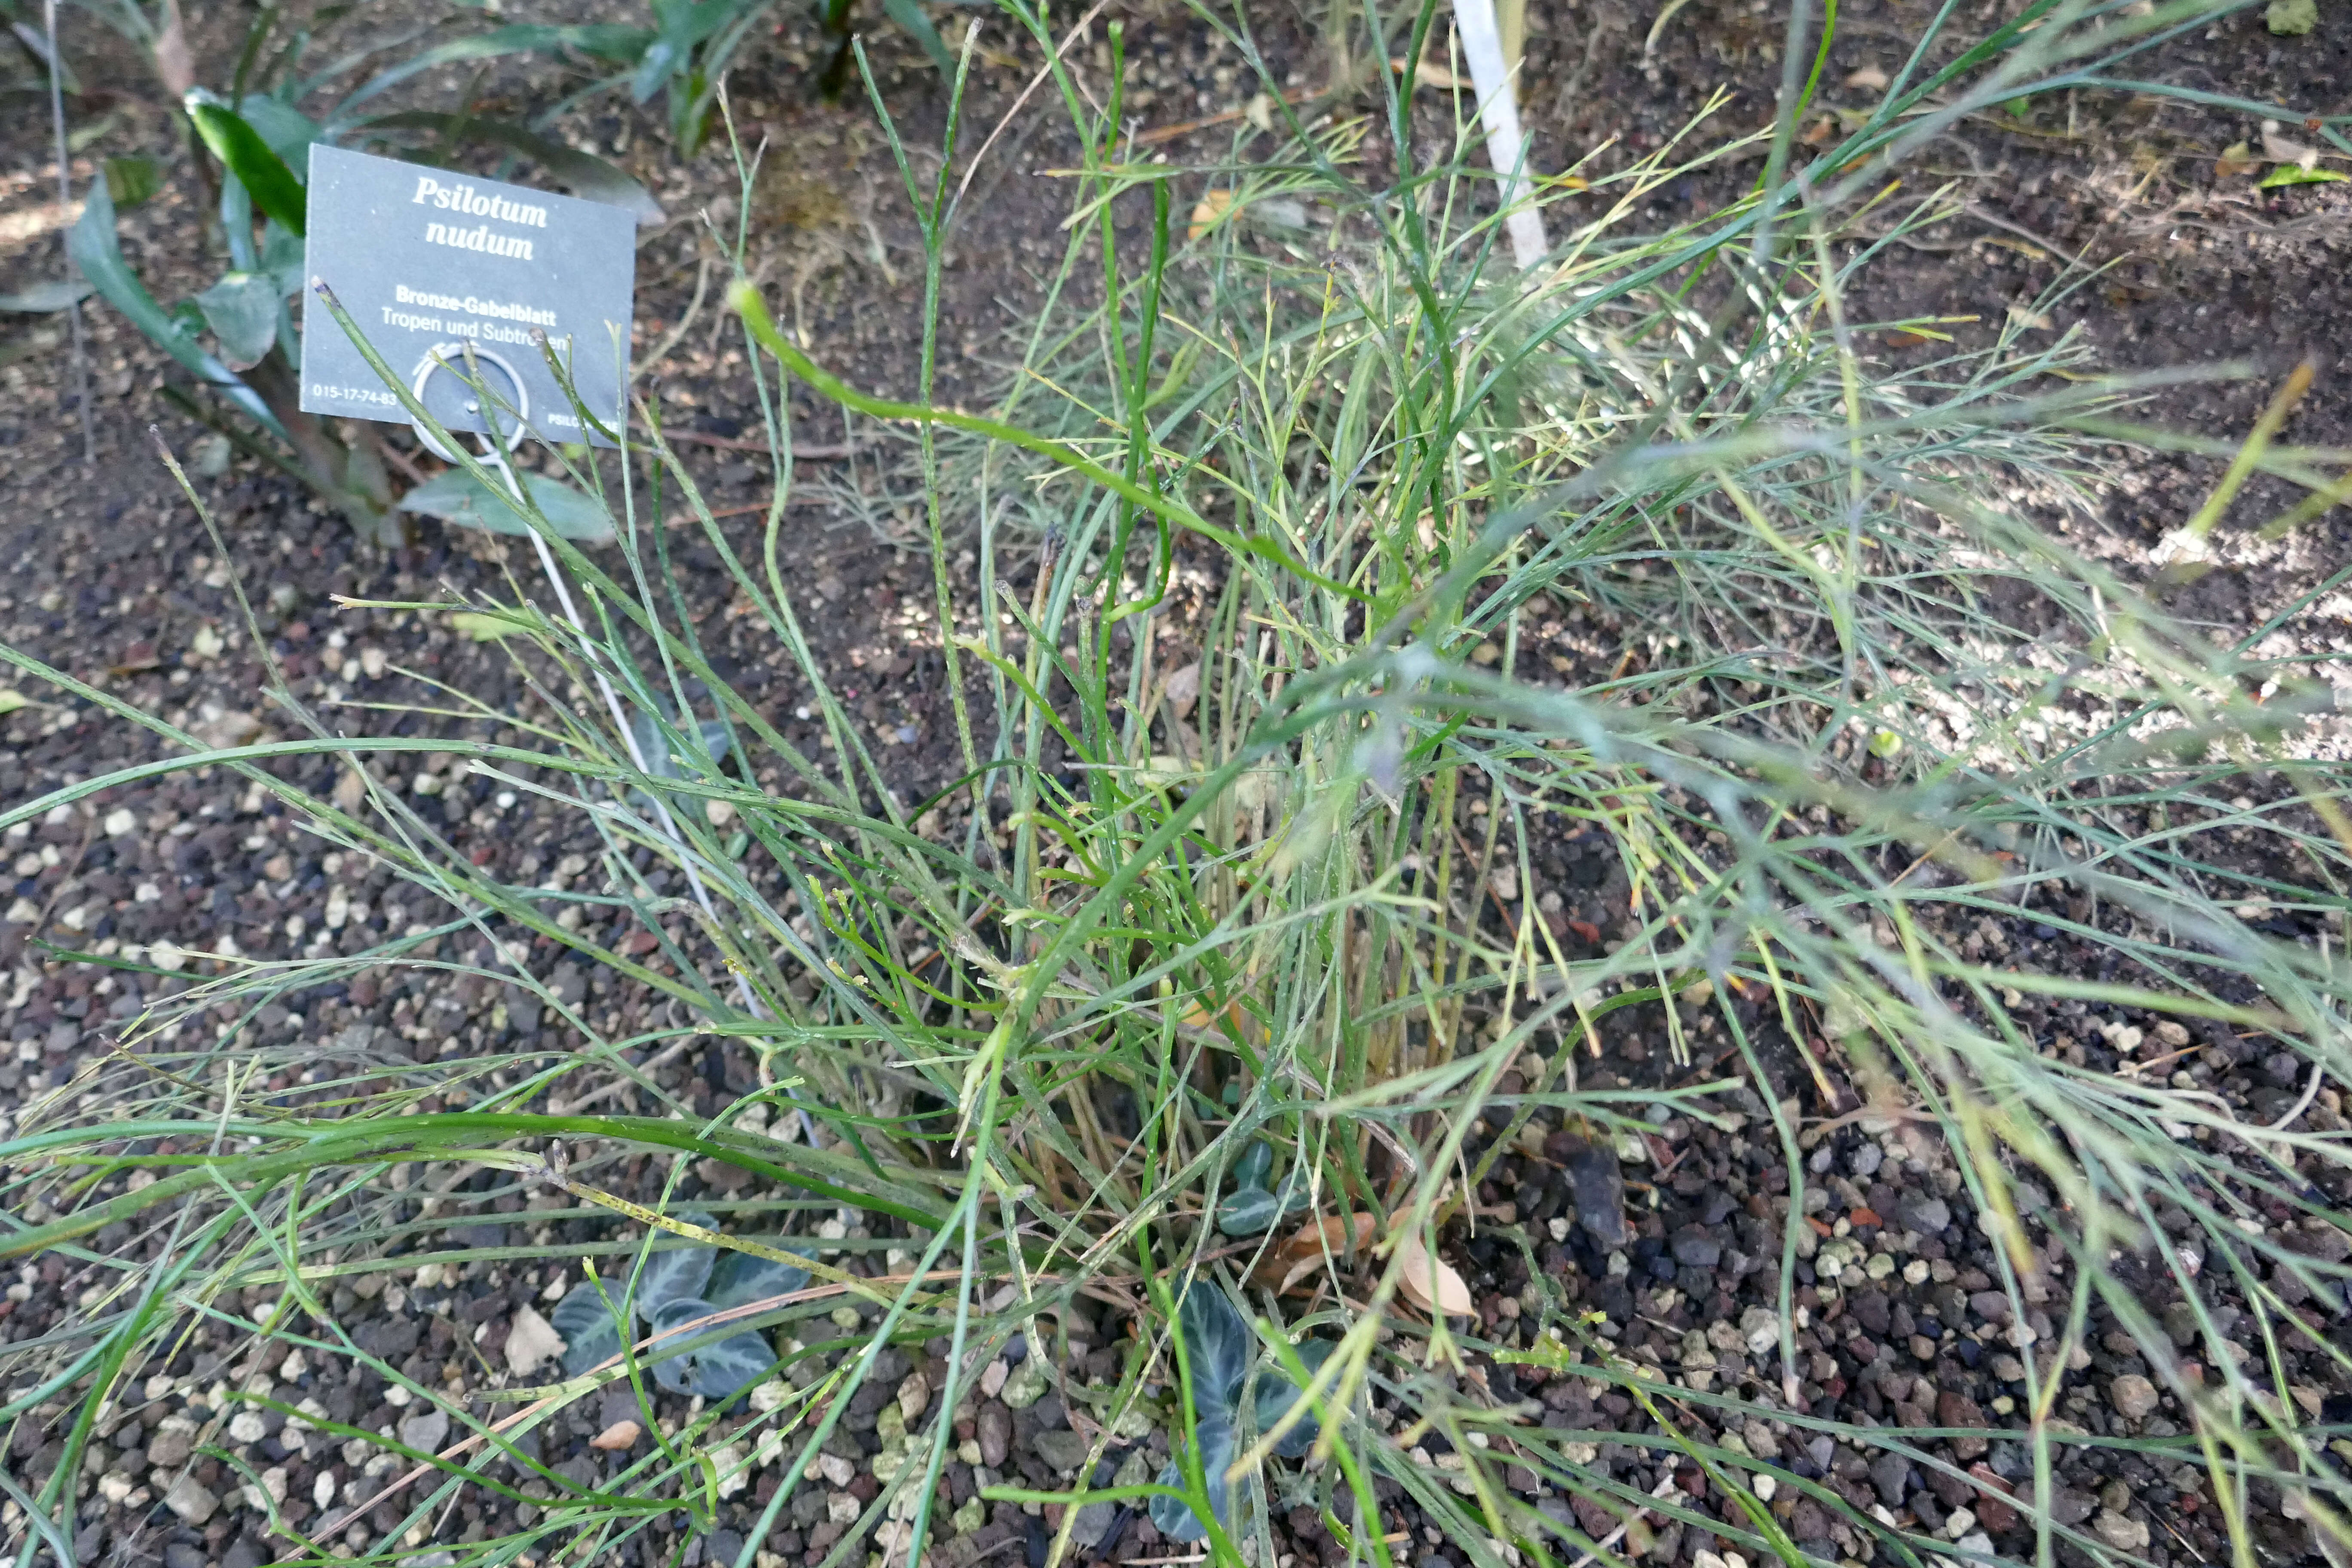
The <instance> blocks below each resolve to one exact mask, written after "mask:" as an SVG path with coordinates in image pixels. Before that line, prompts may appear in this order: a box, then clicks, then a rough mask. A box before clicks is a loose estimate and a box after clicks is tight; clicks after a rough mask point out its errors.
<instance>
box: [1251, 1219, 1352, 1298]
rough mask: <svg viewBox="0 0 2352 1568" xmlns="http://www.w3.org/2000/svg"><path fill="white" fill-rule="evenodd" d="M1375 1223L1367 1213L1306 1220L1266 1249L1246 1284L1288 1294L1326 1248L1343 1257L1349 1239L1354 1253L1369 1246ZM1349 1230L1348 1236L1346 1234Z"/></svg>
mask: <svg viewBox="0 0 2352 1568" xmlns="http://www.w3.org/2000/svg"><path fill="white" fill-rule="evenodd" d="M1378 1224H1379V1222H1378V1221H1377V1220H1375V1219H1374V1218H1373V1217H1372V1216H1371V1215H1368V1214H1358V1215H1347V1216H1344V1217H1343V1216H1341V1215H1325V1216H1324V1217H1323V1218H1321V1219H1319V1220H1309V1221H1307V1223H1306V1224H1305V1225H1302V1226H1299V1227H1298V1228H1297V1230H1296V1231H1294V1232H1292V1233H1291V1234H1290V1235H1289V1236H1288V1237H1285V1238H1284V1239H1283V1240H1282V1241H1280V1242H1279V1243H1277V1244H1276V1245H1275V1246H1273V1247H1268V1248H1267V1249H1266V1253H1265V1257H1264V1258H1261V1259H1260V1260H1259V1262H1258V1266H1257V1267H1256V1268H1255V1269H1253V1270H1251V1272H1250V1283H1251V1284H1253V1285H1255V1286H1257V1287H1258V1288H1259V1289H1265V1290H1272V1291H1273V1292H1274V1293H1275V1294H1276V1295H1277V1296H1284V1295H1288V1294H1289V1293H1290V1292H1291V1291H1292V1290H1294V1289H1297V1288H1298V1285H1299V1283H1300V1281H1302V1280H1304V1279H1306V1278H1307V1276H1308V1275H1310V1274H1312V1273H1314V1272H1315V1270H1316V1269H1317V1268H1320V1267H1321V1266H1322V1263H1323V1256H1324V1254H1325V1253H1326V1252H1327V1251H1328V1253H1329V1254H1330V1255H1331V1256H1332V1257H1333V1258H1344V1257H1345V1256H1347V1253H1348V1249H1349V1242H1350V1241H1351V1240H1352V1242H1353V1243H1354V1246H1355V1250H1357V1251H1358V1252H1361V1251H1362V1250H1363V1249H1364V1248H1366V1247H1370V1245H1371V1244H1372V1237H1373V1235H1374V1233H1375V1231H1376V1229H1377V1227H1378ZM1351 1230H1352V1231H1353V1232H1354V1235H1353V1236H1352V1237H1350V1235H1349V1232H1350V1231H1351Z"/></svg>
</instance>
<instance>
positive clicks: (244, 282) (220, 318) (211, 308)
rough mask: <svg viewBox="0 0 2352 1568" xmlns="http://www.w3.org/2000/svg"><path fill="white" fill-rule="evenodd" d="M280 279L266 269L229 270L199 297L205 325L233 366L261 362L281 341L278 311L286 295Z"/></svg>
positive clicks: (197, 303) (197, 305)
mask: <svg viewBox="0 0 2352 1568" xmlns="http://www.w3.org/2000/svg"><path fill="white" fill-rule="evenodd" d="M282 297H283V296H281V295H280V294H279V293H278V285H277V281H276V279H272V278H271V277H269V275H268V274H267V273H262V272H227V273H224V274H222V275H221V279H220V281H219V282H217V283H215V284H214V285H213V286H212V287H211V288H209V289H205V291H204V292H203V293H201V294H199V295H197V296H196V309H197V310H202V311H203V312H204V313H205V326H207V327H210V328H211V329H212V331H213V336H214V338H215V339H216V340H217V341H218V342H219V343H220V350H221V357H222V358H223V359H225V360H226V361H227V362H228V363H229V365H230V367H231V368H232V369H236V370H243V369H245V368H246V367H247V365H251V364H256V363H259V362H260V359H261V356H262V355H264V354H266V353H268V352H269V347H270V345H271V344H272V343H275V342H277V341H278V301H279V300H280V299H281V298H282Z"/></svg>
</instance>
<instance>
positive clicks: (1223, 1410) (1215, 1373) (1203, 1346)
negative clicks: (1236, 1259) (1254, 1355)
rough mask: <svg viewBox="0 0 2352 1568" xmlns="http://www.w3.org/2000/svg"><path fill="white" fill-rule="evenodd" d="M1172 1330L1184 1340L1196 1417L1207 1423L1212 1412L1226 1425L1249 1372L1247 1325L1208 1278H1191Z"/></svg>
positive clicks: (1249, 1347)
mask: <svg viewBox="0 0 2352 1568" xmlns="http://www.w3.org/2000/svg"><path fill="white" fill-rule="evenodd" d="M1176 1330H1177V1331H1178V1332H1179V1333H1181V1334H1182V1335H1183V1336H1184V1354H1185V1356H1186V1358H1187V1359H1188V1360H1189V1361H1190V1362H1191V1363H1192V1394H1193V1398H1194V1399H1195V1400H1196V1401H1197V1402H1198V1405H1199V1410H1198V1414H1199V1415H1200V1417H1201V1419H1202V1420H1203V1421H1206V1420H1208V1419H1209V1418H1210V1417H1211V1415H1212V1414H1216V1415H1221V1416H1222V1417H1223V1419H1224V1420H1225V1421H1226V1422H1228V1423H1230V1422H1231V1421H1232V1420H1233V1411H1234V1405H1235V1404H1236V1403H1237V1402H1238V1401H1239V1399H1240V1397H1241V1392H1242V1376H1243V1374H1244V1373H1247V1372H1248V1371H1249V1361H1250V1349H1251V1346H1252V1344H1253V1342H1254V1341H1253V1337H1252V1335H1251V1333H1250V1329H1249V1324H1247V1323H1246V1322H1244V1321H1242V1315H1241V1313H1240V1311H1238V1310H1236V1309H1235V1308H1234V1304H1233V1302H1232V1301H1230V1300H1226V1297H1225V1293H1224V1291H1223V1290H1222V1289H1219V1288H1218V1287H1217V1285H1216V1283H1215V1282H1214V1281H1213V1280H1210V1279H1199V1278H1195V1279H1193V1281H1192V1289H1188V1290H1187V1291H1185V1292H1184V1300H1183V1304H1182V1305H1181V1306H1180V1307H1178V1308H1177V1309H1176Z"/></svg>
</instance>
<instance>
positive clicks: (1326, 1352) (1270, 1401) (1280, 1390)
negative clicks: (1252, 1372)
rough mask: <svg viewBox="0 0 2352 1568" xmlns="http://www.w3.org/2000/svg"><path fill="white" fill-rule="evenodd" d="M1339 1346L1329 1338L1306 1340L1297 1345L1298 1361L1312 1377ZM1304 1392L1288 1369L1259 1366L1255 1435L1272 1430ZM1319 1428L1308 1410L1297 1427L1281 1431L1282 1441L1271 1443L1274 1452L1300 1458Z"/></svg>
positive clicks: (1311, 1445) (1268, 1365) (1269, 1365)
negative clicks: (1292, 1378) (1293, 1381)
mask: <svg viewBox="0 0 2352 1568" xmlns="http://www.w3.org/2000/svg"><path fill="white" fill-rule="evenodd" d="M1337 1349H1339V1346H1338V1345H1336V1344H1334V1343H1333V1342H1331V1341H1329V1340H1308V1341H1307V1342H1306V1343H1305V1344H1303V1345H1300V1346H1299V1347H1298V1360H1299V1363H1300V1364H1301V1365H1303V1366H1305V1367H1306V1368H1307V1376H1308V1377H1313V1376H1314V1375H1315V1373H1316V1372H1317V1370H1318V1369H1319V1368H1320V1367H1321V1366H1322V1364H1323V1363H1325V1362H1327V1361H1329V1360H1330V1359H1331V1352H1333V1351H1335V1350H1337ZM1305 1392H1306V1387H1305V1385H1304V1384H1294V1383H1292V1382H1291V1381H1290V1373H1289V1372H1288V1371H1287V1370H1286V1369H1285V1368H1284V1367H1282V1366H1281V1365H1279V1364H1277V1363H1273V1362H1268V1363H1266V1364H1265V1366H1263V1367H1261V1368H1260V1369H1259V1370H1258V1374H1257V1430H1258V1436H1261V1437H1262V1436H1265V1434H1266V1433H1268V1432H1271V1431H1272V1430H1274V1426H1275V1423H1276V1422H1277V1421H1280V1420H1281V1419H1282V1418H1283V1416H1285V1415H1287V1414H1289V1411H1290V1407H1291V1406H1292V1405H1296V1404H1297V1403H1298V1401H1299V1398H1300V1396H1301V1395H1302V1394H1304V1393H1305ZM1321 1431H1322V1426H1320V1425H1319V1424H1318V1422H1317V1421H1316V1419H1315V1416H1314V1415H1313V1413H1312V1412H1310V1413H1308V1414H1307V1415H1305V1416H1303V1417H1302V1418H1301V1419H1300V1420H1299V1423H1298V1425H1297V1426H1293V1427H1292V1428H1291V1429H1290V1430H1289V1431H1288V1432H1286V1433H1285V1434H1283V1437H1282V1441H1281V1442H1279V1443H1276V1445H1275V1446H1274V1451H1275V1452H1276V1453H1277V1454H1279V1455H1281V1456H1282V1457H1283V1458H1286V1459H1297V1458H1305V1457H1306V1454H1307V1449H1309V1448H1312V1447H1314V1446H1315V1438H1316V1435H1317V1434H1318V1433H1319V1432H1321Z"/></svg>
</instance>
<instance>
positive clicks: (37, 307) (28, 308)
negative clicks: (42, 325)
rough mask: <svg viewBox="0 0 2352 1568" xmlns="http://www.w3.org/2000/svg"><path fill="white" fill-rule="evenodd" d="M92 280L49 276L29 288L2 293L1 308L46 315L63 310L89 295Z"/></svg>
mask: <svg viewBox="0 0 2352 1568" xmlns="http://www.w3.org/2000/svg"><path fill="white" fill-rule="evenodd" d="M89 292H90V282H89V279H87V278H47V279H42V280H41V281H40V282H38V283H36V284H34V285H33V286H32V287H31V288H29V289H17V290H16V292H15V293H13V294H0V310H15V311H16V312H18V313H19V314H22V315H27V316H39V315H46V314H47V313H48V312H49V311H51V310H64V309H65V308H66V307H67V306H68V305H70V304H72V303H73V302H74V301H75V300H86V299H88V298H89Z"/></svg>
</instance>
